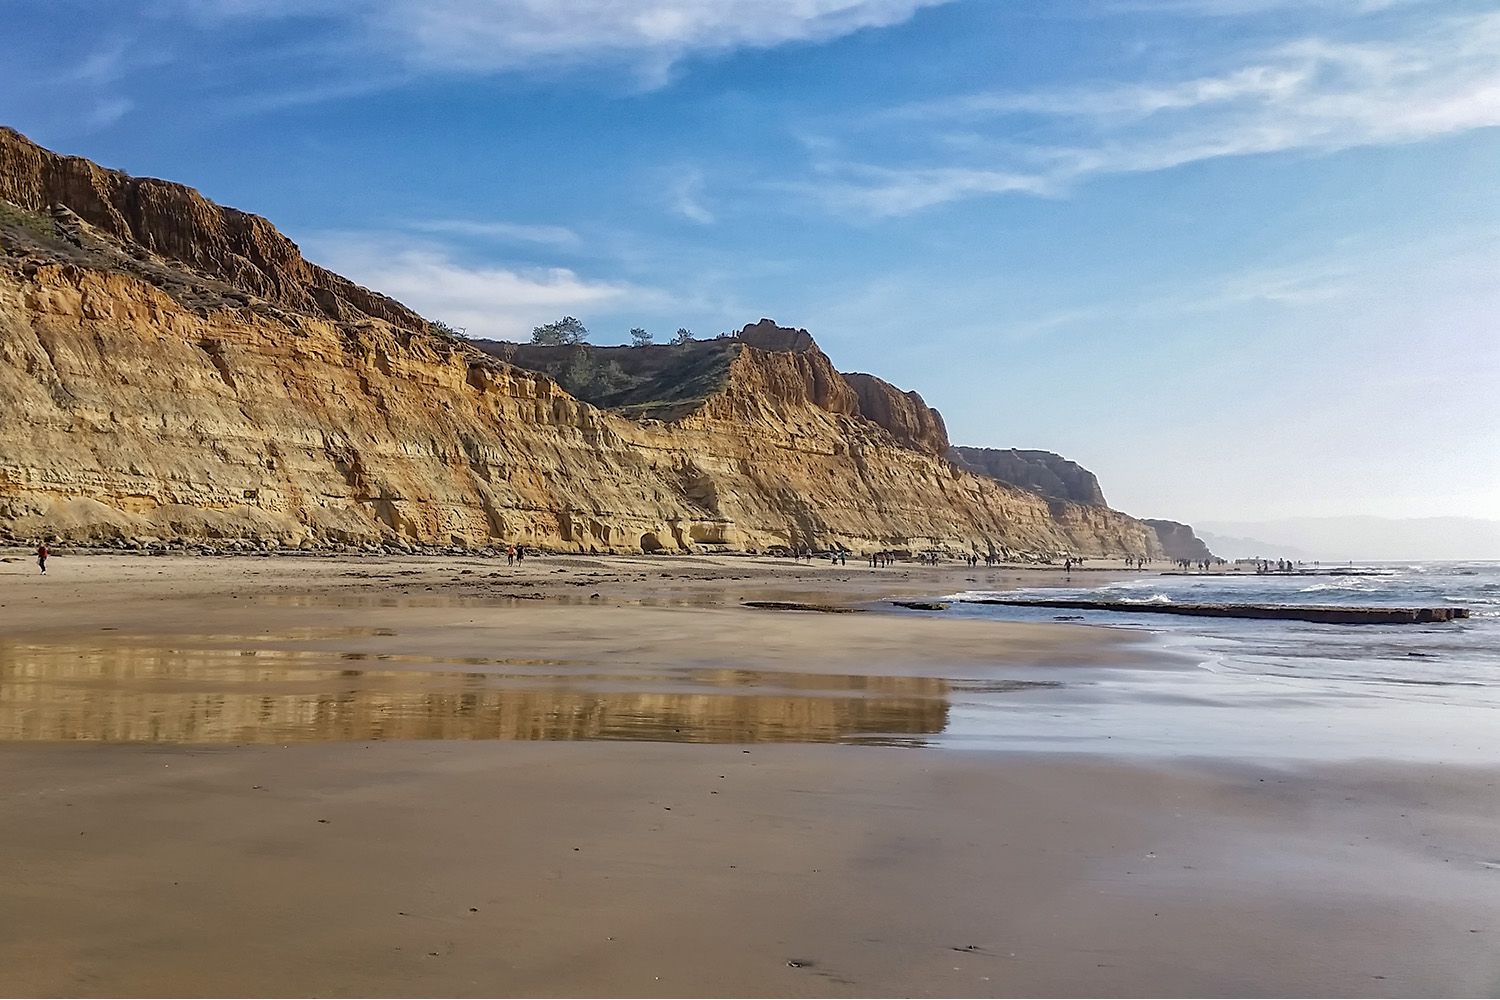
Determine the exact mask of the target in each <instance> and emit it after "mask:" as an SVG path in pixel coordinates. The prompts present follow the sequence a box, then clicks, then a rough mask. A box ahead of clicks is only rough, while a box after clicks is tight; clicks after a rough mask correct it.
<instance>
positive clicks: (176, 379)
mask: <svg viewBox="0 0 1500 1000" xmlns="http://www.w3.org/2000/svg"><path fill="white" fill-rule="evenodd" d="M21 143H24V140H18V139H17V137H15V136H14V135H13V134H12V135H11V136H10V137H9V138H8V139H7V140H6V145H7V148H8V150H9V152H8V153H7V154H6V157H7V158H6V159H5V160H4V161H3V162H0V172H4V171H12V172H16V173H18V174H19V177H18V178H17V177H7V178H6V179H5V180H4V188H3V190H4V191H5V192H8V193H7V195H6V197H7V199H8V200H9V199H10V198H11V197H12V196H14V197H16V198H19V199H21V202H17V203H14V204H12V205H10V206H9V207H7V206H6V205H5V204H3V203H0V412H3V413H5V414H6V417H7V419H6V420H5V421H0V534H9V535H10V536H12V537H22V538H24V537H36V536H38V535H52V536H55V537H60V538H64V539H108V538H138V539H139V538H189V539H216V538H217V539H222V538H230V539H254V540H260V541H263V542H266V543H275V544H282V545H322V544H328V543H346V544H375V543H380V544H386V545H402V544H407V543H413V542H422V543H437V544H443V545H450V544H451V545H463V546H484V545H489V544H497V543H504V542H513V541H519V542H524V543H527V544H531V545H539V546H546V547H550V548H556V549H565V550H572V551H591V550H592V551H609V550H615V551H636V550H646V551H659V550H668V551H686V550H691V549H694V548H703V547H708V548H726V549H739V550H750V549H753V550H761V551H764V550H766V549H768V548H772V547H775V546H789V547H814V548H824V547H828V548H837V547H842V548H846V549H849V550H853V551H856V552H857V551H870V550H874V549H887V550H891V549H894V550H903V549H904V550H919V549H929V548H941V549H948V550H950V551H954V552H959V551H964V552H968V551H978V552H981V553H984V552H996V553H998V554H1002V555H1005V554H1012V555H1014V554H1022V553H1035V554H1039V555H1055V554H1058V553H1062V552H1071V553H1076V554H1083V555H1107V554H1108V555H1121V554H1132V555H1158V556H1159V555H1160V552H1161V550H1160V545H1159V542H1158V541H1157V536H1156V534H1155V533H1154V532H1153V531H1152V530H1151V529H1149V528H1148V527H1147V526H1146V525H1144V524H1142V523H1141V522H1139V521H1137V520H1135V519H1133V518H1130V517H1128V516H1126V515H1124V514H1120V513H1118V512H1116V511H1111V510H1109V509H1107V508H1104V507H1099V506H1087V505H1081V504H1076V503H1071V502H1068V501H1064V500H1057V499H1052V500H1049V499H1047V498H1044V497H1042V496H1040V495H1038V494H1036V493H1033V492H1028V491H1025V490H1021V489H1017V488H1015V487H1011V486H1007V485H1005V484H1002V483H999V482H996V481H995V480H993V479H990V478H986V477H982V476H978V475H975V474H973V473H971V472H968V471H966V470H964V469H961V468H958V467H956V466H955V465H954V464H952V463H951V462H949V461H947V460H946V459H945V458H943V457H942V456H940V455H937V454H933V453H930V452H927V451H920V450H914V449H913V448H912V447H910V446H908V444H907V443H903V440H902V439H901V438H900V437H898V434H897V431H896V430H892V429H891V427H888V426H886V424H885V423H882V422H880V421H879V420H872V419H869V418H868V417H867V414H866V412H865V407H864V404H863V403H862V400H861V395H860V393H859V392H858V391H857V390H856V389H855V388H853V387H852V386H851V384H850V382H849V381H848V380H846V379H845V378H843V377H842V376H840V375H839V373H838V372H837V371H836V370H835V369H834V367H833V365H832V363H831V362H830V361H829V360H828V358H827V357H826V356H824V355H823V353H822V352H821V351H819V350H818V349H817V348H816V345H814V344H812V342H811V338H810V337H805V336H803V335H804V334H805V331H792V333H790V334H788V333H784V332H779V331H781V330H782V328H779V327H776V326H775V324H774V323H769V324H768V323H765V322H763V323H760V324H755V325H754V326H752V327H748V328H747V329H746V331H744V332H742V334H741V335H740V337H739V338H737V342H735V343H725V344H723V345H722V346H720V347H717V348H710V347H707V346H705V347H704V348H703V349H702V350H701V351H699V352H698V353H693V354H691V355H690V356H691V357H695V358H698V359H699V360H700V361H702V362H703V369H702V372H701V374H702V379H701V382H700V383H699V384H698V386H697V387H695V388H694V389H693V390H692V391H691V392H684V393H681V394H680V398H674V399H673V400H671V401H670V402H671V403H672V405H671V406H670V407H668V408H667V409H665V410H662V411H661V414H660V415H658V416H655V417H653V416H650V415H649V414H645V413H641V412H635V413H632V412H631V407H632V406H638V405H639V402H640V401H639V400H637V401H636V403H630V404H624V405H622V406H620V407H619V408H618V409H615V408H609V407H600V406H595V405H593V404H591V403H590V402H588V401H587V400H586V399H580V398H578V397H576V396H574V395H573V394H571V393H569V392H568V391H566V390H565V389H564V388H563V387H562V386H561V385H559V383H558V381H557V380H556V379H555V378H553V377H551V376H550V375H548V374H546V373H543V372H539V371H532V370H527V369H525V368H521V367H517V366H516V365H514V364H510V363H508V362H507V361H506V360H504V357H503V354H504V352H501V356H500V357H497V356H493V355H487V354H485V353H484V352H482V351H480V350H477V349H475V348H474V347H473V346H472V345H469V344H466V343H464V342H461V341H455V340H450V339H446V338H443V337H439V336H434V335H432V334H430V333H428V332H426V328H425V324H422V323H421V321H420V320H419V319H417V318H415V316H414V314H412V313H410V311H408V310H405V309H404V308H403V307H400V306H398V305H396V304H394V303H389V300H385V299H382V298H380V297H378V296H373V293H364V295H365V296H370V297H361V294H360V293H361V292H362V290H358V289H357V286H354V285H352V283H349V282H346V281H344V279H341V278H338V277H337V276H336V275H330V274H329V273H328V272H326V271H322V270H321V269H319V268H316V267H315V266H314V265H311V264H308V263H307V262H306V261H304V260H302V258H301V257H300V255H299V254H297V253H296V252H295V247H294V246H292V245H291V244H290V243H289V242H288V241H285V240H284V238H282V237H280V235H279V234H277V233H276V232H275V231H274V230H273V229H270V228H269V224H268V223H264V222H263V220H257V219H256V218H255V217H254V216H246V215H244V214H243V213H236V212H233V211H232V210H228V209H221V208H219V207H218V206H215V205H212V204H211V203H209V202H206V201H204V200H203V199H202V198H201V197H200V196H198V195H197V194H196V193H195V192H192V191H191V190H189V189H187V188H182V187H179V186H177V185H167V184H164V183H162V182H135V181H133V180H132V179H130V178H126V177H124V175H119V174H115V173H113V172H111V171H103V170H100V168H97V167H94V166H93V165H92V164H87V163H86V161H68V163H67V164H65V165H59V164H57V163H55V162H52V161H47V162H46V163H44V164H43V166H42V167H38V166H37V163H36V160H37V155H39V154H31V153H28V152H27V151H26V150H25V149H24V148H23V147H22V146H21V145H20V144H21ZM18 149H19V150H20V152H19V154H18V153H17V150H18ZM18 156H19V160H18ZM46 156H47V157H51V156H52V154H46ZM42 159H43V160H45V159H46V158H45V157H43V158H42ZM53 159H54V160H58V161H60V160H65V159H66V158H61V157H54V158H53ZM18 162H19V166H18V165H17V163H18ZM49 199H63V200H64V206H63V207H61V208H59V207H57V206H55V205H51V206H48V207H47V209H46V211H42V210H41V209H39V208H38V206H39V205H42V204H43V203H44V202H47V201H48V200H49ZM75 202H76V204H75ZM148 205H149V207H146V206H148ZM70 212H71V213H76V215H74V214H69V213H70ZM199 240H201V241H202V244H203V245H201V246H199V245H197V242H196V241H199ZM241 282H243V285H241V284H240V283H241ZM320 290H321V291H320ZM382 303H389V304H388V305H383V304H382ZM366 306H368V308H366ZM711 343H713V342H711ZM763 345H764V346H763ZM685 356H687V355H685ZM661 357H663V358H664V357H666V355H661ZM619 367H620V368H621V370H623V371H626V373H627V374H629V373H630V370H629V369H628V366H627V365H626V364H625V363H624V362H623V361H622V362H621V364H620V365H619ZM671 368H672V366H671V365H666V364H660V363H658V362H657V361H652V360H651V358H650V357H648V356H646V355H642V356H641V357H640V367H639V368H638V370H636V371H635V374H636V375H637V376H640V377H641V382H640V383H639V386H638V388H639V387H641V386H644V387H645V388H644V389H642V391H644V392H650V391H651V390H650V387H649V384H648V383H650V379H651V378H657V384H658V385H660V386H666V385H667V382H670V381H671V379H670V378H667V381H666V382H663V381H661V378H665V377H666V374H665V373H667V372H668V371H669V370H670V369H671ZM653 373H654V374H653ZM658 376H660V377H658ZM892 391H893V392H894V390H892ZM601 401H602V400H601ZM916 405H917V404H916V403H915V402H913V403H912V406H913V408H915V406H916ZM913 412H915V411H913ZM886 423H889V424H891V425H893V426H895V427H896V428H898V429H899V428H901V427H903V426H907V425H906V424H903V423H902V422H901V421H898V420H895V419H892V418H890V417H889V416H887V419H886ZM910 427H911V428H912V429H913V433H915V430H916V429H918V427H919V424H918V423H911V424H910Z"/></svg>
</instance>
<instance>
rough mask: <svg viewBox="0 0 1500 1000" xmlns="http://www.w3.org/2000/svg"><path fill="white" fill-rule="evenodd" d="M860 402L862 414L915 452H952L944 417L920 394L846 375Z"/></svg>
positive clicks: (863, 376)
mask: <svg viewBox="0 0 1500 1000" xmlns="http://www.w3.org/2000/svg"><path fill="white" fill-rule="evenodd" d="M844 381H845V382H848V383H849V385H850V387H851V388H853V389H854V393H855V395H856V396H857V397H858V398H859V412H860V415H861V416H863V417H864V418H865V419H866V420H869V421H872V422H874V423H877V424H879V425H880V426H881V427H884V428H885V429H886V430H888V431H890V432H891V436H892V437H894V438H895V439H896V440H897V441H899V442H901V443H902V444H903V445H905V446H906V447H908V448H910V449H912V450H913V451H920V452H923V453H925V454H928V455H943V454H946V453H947V451H948V428H947V427H946V426H944V424H943V415H942V414H941V413H939V412H938V411H937V410H934V409H933V408H932V407H930V406H928V405H927V403H926V402H925V401H924V400H923V399H922V397H921V395H920V394H918V393H916V392H902V391H901V390H900V389H897V388H896V387H895V386H893V385H891V384H890V383H889V382H887V381H885V380H884V379H880V378H876V377H875V376H874V375H866V374H865V373H863V372H845V373H844Z"/></svg>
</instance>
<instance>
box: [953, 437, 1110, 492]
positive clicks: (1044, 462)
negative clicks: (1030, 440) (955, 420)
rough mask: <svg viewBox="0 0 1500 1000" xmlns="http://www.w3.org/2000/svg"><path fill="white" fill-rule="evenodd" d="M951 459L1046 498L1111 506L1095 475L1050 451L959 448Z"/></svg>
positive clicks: (955, 449) (954, 450)
mask: <svg viewBox="0 0 1500 1000" xmlns="http://www.w3.org/2000/svg"><path fill="white" fill-rule="evenodd" d="M949 457H950V458H952V459H953V461H955V462H957V463H958V464H959V465H962V466H964V467H965V468H968V469H973V470H974V471H975V472H978V473H981V474H983V475H986V476H989V477H991V478H993V479H998V480H1000V481H1001V482H1002V483H1010V484H1011V485H1012V486H1019V487H1021V488H1022V489H1025V490H1032V491H1033V492H1036V493H1040V494H1041V495H1042V496H1044V497H1052V498H1054V499H1057V500H1067V501H1070V502H1072V503H1080V504H1084V505H1085V506H1089V507H1105V506H1108V505H1107V504H1106V503H1105V500H1104V491H1103V490H1101V489H1100V488H1099V480H1098V479H1097V478H1095V476H1094V474H1093V473H1092V472H1090V471H1089V470H1088V469H1085V468H1084V467H1083V466H1081V465H1079V464H1078V463H1077V462H1070V461H1069V460H1068V459H1066V458H1063V457H1062V456H1061V455H1054V454H1053V453H1052V452H1050V451H1033V450H1025V449H1021V448H968V447H962V446H960V447H956V448H954V449H952V450H951V451H950V452H949Z"/></svg>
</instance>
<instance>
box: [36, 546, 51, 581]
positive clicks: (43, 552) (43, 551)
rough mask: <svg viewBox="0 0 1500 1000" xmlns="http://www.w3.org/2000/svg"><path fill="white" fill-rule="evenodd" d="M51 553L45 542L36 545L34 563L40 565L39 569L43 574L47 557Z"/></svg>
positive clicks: (45, 569)
mask: <svg viewBox="0 0 1500 1000" xmlns="http://www.w3.org/2000/svg"><path fill="white" fill-rule="evenodd" d="M51 554H52V550H51V549H49V548H47V543H46V542H43V543H41V544H40V545H38V546H37V547H36V564H37V566H39V567H41V570H42V572H43V573H44V574H45V573H46V572H47V557H48V556H50V555H51Z"/></svg>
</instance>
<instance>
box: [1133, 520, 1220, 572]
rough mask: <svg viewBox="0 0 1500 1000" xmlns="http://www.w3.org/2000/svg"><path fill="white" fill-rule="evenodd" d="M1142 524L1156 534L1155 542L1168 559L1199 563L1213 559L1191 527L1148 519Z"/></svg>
mask: <svg viewBox="0 0 1500 1000" xmlns="http://www.w3.org/2000/svg"><path fill="white" fill-rule="evenodd" d="M1142 523H1144V524H1146V525H1148V526H1149V527H1150V528H1151V530H1152V531H1154V532H1156V538H1157V541H1159V542H1160V543H1161V548H1162V551H1163V552H1164V553H1166V556H1167V558H1168V559H1187V560H1188V561H1190V562H1200V561H1202V560H1204V559H1212V558H1214V554H1213V553H1212V552H1211V551H1209V548H1208V543H1206V542H1204V541H1203V539H1201V538H1199V537H1198V535H1197V534H1196V533H1195V532H1194V531H1193V529H1192V526H1191V525H1187V524H1183V523H1182V522H1180V521H1163V520H1161V519H1159V518H1150V517H1148V518H1145V519H1143V521H1142Z"/></svg>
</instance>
